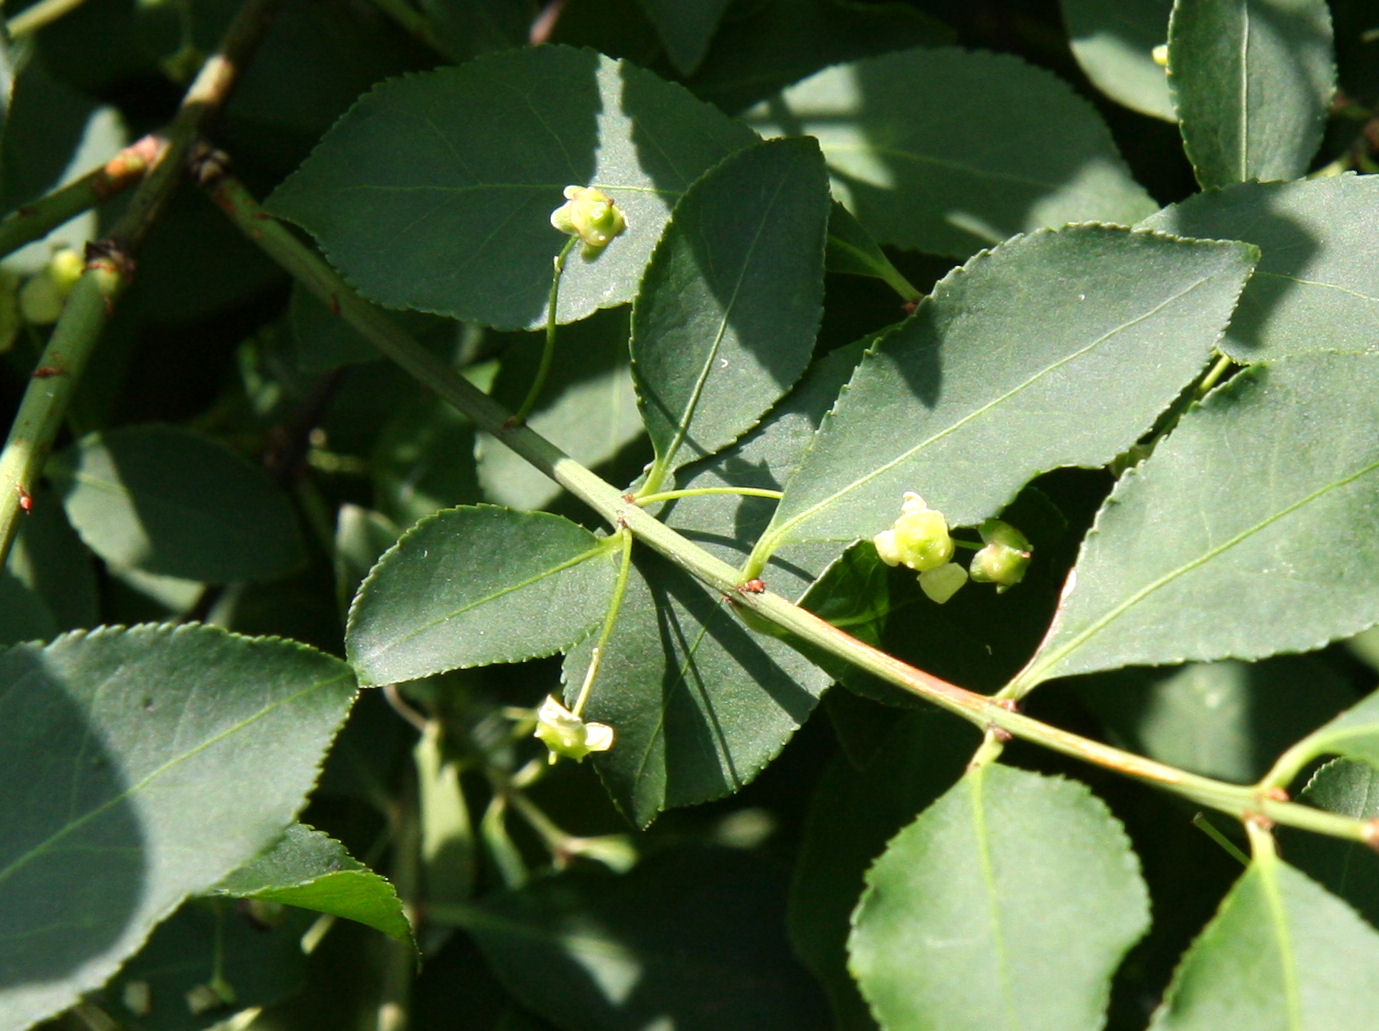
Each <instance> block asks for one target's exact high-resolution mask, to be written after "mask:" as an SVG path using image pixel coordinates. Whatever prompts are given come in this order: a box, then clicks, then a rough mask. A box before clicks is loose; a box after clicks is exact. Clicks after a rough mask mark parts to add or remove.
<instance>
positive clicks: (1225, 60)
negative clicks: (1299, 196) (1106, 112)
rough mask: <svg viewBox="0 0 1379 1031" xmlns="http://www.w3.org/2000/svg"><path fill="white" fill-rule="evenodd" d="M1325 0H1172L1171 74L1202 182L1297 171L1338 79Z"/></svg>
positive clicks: (1316, 137)
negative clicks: (1174, 0) (1210, 0)
mask: <svg viewBox="0 0 1379 1031" xmlns="http://www.w3.org/2000/svg"><path fill="white" fill-rule="evenodd" d="M1335 78H1336V68H1335V59H1334V57H1333V54H1332V38H1331V17H1330V15H1329V14H1328V13H1327V9H1326V0H1213V2H1201V0H1176V2H1175V3H1174V5H1173V17H1172V19H1171V20H1170V22H1169V28H1168V82H1169V87H1170V89H1171V90H1172V93H1173V106H1174V108H1175V109H1176V110H1177V112H1178V123H1179V127H1180V129H1181V130H1182V134H1183V147H1184V149H1185V150H1186V151H1187V156H1188V159H1189V160H1190V161H1191V162H1192V167H1193V169H1194V170H1195V171H1196V173H1197V181H1198V182H1199V183H1201V184H1202V186H1203V187H1204V188H1206V187H1212V186H1230V185H1231V184H1233V183H1241V182H1245V181H1246V180H1248V179H1261V180H1262V179H1296V178H1297V177H1298V176H1300V175H1302V174H1303V173H1304V172H1306V171H1307V166H1308V163H1309V162H1310V161H1311V160H1312V155H1313V154H1315V153H1316V150H1317V145H1318V144H1319V143H1320V142H1321V138H1322V130H1323V129H1324V128H1325V125H1326V113H1327V108H1328V106H1329V105H1330V103H1331V94H1332V91H1333V89H1334V88H1335Z"/></svg>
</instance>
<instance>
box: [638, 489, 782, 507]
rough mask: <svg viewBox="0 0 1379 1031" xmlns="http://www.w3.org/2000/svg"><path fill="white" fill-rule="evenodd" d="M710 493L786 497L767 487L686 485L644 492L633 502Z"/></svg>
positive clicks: (780, 492) (754, 496)
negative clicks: (674, 488) (653, 492)
mask: <svg viewBox="0 0 1379 1031" xmlns="http://www.w3.org/2000/svg"><path fill="white" fill-rule="evenodd" d="M709 494H737V495H739V496H740V497H744V498H771V499H772V500H774V501H779V500H780V499H781V498H783V497H785V493H784V492H783V491H779V490H767V489H766V488H765V487H686V488H684V489H683V490H663V491H660V492H659V493H656V494H642V495H639V496H638V497H637V498H636V499H635V500H634V502H633V503H634V504H637V505H641V506H646V505H654V504H656V503H657V502H660V501H674V500H675V499H676V498H700V497H705V496H706V495H709Z"/></svg>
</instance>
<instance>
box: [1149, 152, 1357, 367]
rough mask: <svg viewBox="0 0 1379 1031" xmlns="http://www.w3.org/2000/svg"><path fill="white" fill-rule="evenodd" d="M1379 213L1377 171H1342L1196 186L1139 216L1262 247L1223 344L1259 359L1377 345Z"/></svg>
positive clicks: (1181, 230) (1177, 229)
mask: <svg viewBox="0 0 1379 1031" xmlns="http://www.w3.org/2000/svg"><path fill="white" fill-rule="evenodd" d="M1377 218H1379V178H1376V177H1375V176H1351V175H1345V176H1337V177H1335V178H1330V179H1305V180H1302V181H1300V182H1295V183H1242V184H1240V185H1239V186H1233V187H1231V188H1229V189H1226V190H1222V191H1220V192H1219V193H1217V192H1211V193H1199V194H1196V195H1195V196H1192V197H1189V198H1188V199H1187V200H1185V201H1183V202H1182V203H1181V204H1174V205H1172V206H1171V207H1167V208H1164V210H1163V211H1160V212H1159V213H1158V214H1156V215H1153V216H1151V217H1149V218H1147V219H1145V220H1144V222H1143V223H1142V224H1143V225H1145V226H1147V227H1148V228H1150V229H1156V230H1158V231H1160V232H1168V233H1178V234H1180V235H1183V236H1201V237H1214V238H1217V239H1232V240H1245V241H1246V242H1248V243H1252V244H1255V245H1256V246H1257V247H1258V248H1259V251H1260V257H1259V267H1258V268H1257V269H1256V270H1255V274H1254V275H1253V276H1252V277H1251V278H1250V281H1249V283H1248V284H1246V286H1245V292H1244V293H1243V294H1241V295H1240V304H1239V306H1238V307H1237V308H1236V310H1235V314H1234V315H1233V316H1232V317H1231V325H1230V328H1229V329H1228V330H1227V331H1226V339H1225V340H1224V341H1222V344H1221V349H1222V350H1223V351H1225V352H1226V353H1227V354H1229V355H1230V356H1231V357H1232V358H1234V359H1235V360H1236V361H1238V362H1257V361H1264V360H1266V359H1269V358H1282V357H1284V356H1285V355H1290V354H1307V353H1309V352H1312V351H1374V350H1379V266H1376V263H1375V262H1374V261H1372V260H1371V255H1370V243H1371V239H1372V235H1373V234H1372V233H1371V232H1370V227H1371V226H1372V225H1373V224H1374V221H1375V220H1376V219H1377Z"/></svg>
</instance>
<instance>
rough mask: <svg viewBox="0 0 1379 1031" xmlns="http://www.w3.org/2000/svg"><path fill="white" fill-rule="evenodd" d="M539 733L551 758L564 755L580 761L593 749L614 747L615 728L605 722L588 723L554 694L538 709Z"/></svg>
mask: <svg viewBox="0 0 1379 1031" xmlns="http://www.w3.org/2000/svg"><path fill="white" fill-rule="evenodd" d="M536 736H537V737H538V738H540V739H541V741H542V743H543V744H545V746H546V747H547V748H548V749H550V757H549V758H550V761H551V762H555V761H556V760H557V759H559V758H560V757H561V756H564V757H565V758H567V759H573V760H575V761H576V762H580V761H582V760H583V759H584V757H585V756H586V755H588V754H589V753H590V752H606V751H608V749H610V748H612V747H613V728H612V727H610V726H608V724H606V723H585V722H584V720H582V719H581V718H580V717H578V716H576V715H575V714H574V713H572V712H571V711H570V710H569V709H567V708H565V706H563V705H562V704H560V701H559V700H558V699H556V698H553V697H547V699H546V700H545V701H544V702H542V703H541V708H540V709H538V710H537V711H536Z"/></svg>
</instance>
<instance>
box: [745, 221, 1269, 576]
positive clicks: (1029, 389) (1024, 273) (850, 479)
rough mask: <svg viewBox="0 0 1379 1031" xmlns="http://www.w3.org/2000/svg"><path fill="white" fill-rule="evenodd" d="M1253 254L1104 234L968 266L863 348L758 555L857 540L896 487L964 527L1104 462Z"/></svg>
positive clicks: (1044, 241)
mask: <svg viewBox="0 0 1379 1031" xmlns="http://www.w3.org/2000/svg"><path fill="white" fill-rule="evenodd" d="M1251 261H1252V258H1251V255H1250V252H1249V249H1248V248H1247V247H1246V246H1245V245H1242V244H1223V243H1205V242H1189V241H1183V240H1177V239H1172V238H1169V237H1164V236H1155V235H1151V234H1146V233H1140V232H1131V231H1129V230H1124V229H1119V228H1114V227H1105V226H1077V227H1070V228H1068V229H1064V230H1061V231H1058V232H1040V233H1034V234H1031V235H1030V236H1025V237H1020V238H1017V239H1015V240H1012V241H1010V242H1009V243H1007V244H1004V245H1002V246H1001V247H998V248H996V249H995V250H993V251H991V252H989V253H984V254H981V255H979V256H977V257H976V258H974V259H972V261H970V262H969V263H968V264H967V265H965V266H963V267H962V268H961V269H958V270H956V271H954V272H952V273H950V274H949V275H948V276H947V277H945V278H944V279H943V280H942V281H941V282H940V283H939V284H938V285H937V286H936V287H935V288H934V291H933V293H932V294H931V295H930V296H929V297H928V298H927V299H926V300H925V301H924V302H922V303H921V304H920V306H919V309H918V311H916V313H915V315H914V317H913V318H912V319H910V320H909V321H907V322H906V323H904V324H902V326H901V327H900V328H899V329H898V330H896V331H895V332H893V333H892V334H890V335H889V336H887V337H886V338H885V339H883V340H882V341H881V342H880V344H878V345H877V346H876V347H875V348H874V349H873V350H872V351H871V352H870V353H868V355H867V357H866V358H865V359H864V360H863V362H862V364H861V365H860V366H859V367H858V370H857V372H856V374H855V375H854V376H853V378H852V381H851V383H849V384H848V386H847V388H846V389H845V391H844V392H843V394H842V395H841V396H840V398H839V400H838V404H837V405H836V406H835V408H834V410H833V411H832V412H831V413H830V414H829V416H828V418H827V419H825V421H824V423H823V425H822V426H821V427H820V428H819V433H818V437H817V439H816V440H815V442H814V445H813V447H812V449H811V450H810V452H809V454H808V455H807V456H806V457H805V460H804V463H803V464H802V466H801V467H800V469H799V471H798V472H796V474H795V476H794V478H793V479H792V480H791V481H790V483H789V484H788V485H787V487H786V491H785V497H784V499H783V500H782V501H781V503H780V507H779V508H778V509H777V511H776V516H775V519H774V521H773V523H772V525H771V528H770V530H768V531H767V534H766V536H765V538H763V550H764V549H765V548H767V547H769V548H774V547H776V546H779V545H780V544H783V543H786V542H790V541H798V540H840V541H848V540H855V539H857V538H860V537H870V536H872V535H873V534H875V533H877V532H878V531H880V530H882V529H884V528H885V527H887V526H889V525H890V524H891V523H892V522H893V521H894V520H895V518H896V516H898V515H899V512H900V501H901V495H902V494H903V493H904V492H905V491H910V490H913V491H918V492H919V493H920V494H922V495H923V496H924V498H925V500H926V501H927V502H928V503H929V505H930V506H931V507H932V508H935V509H938V510H939V511H941V512H942V513H943V514H944V515H945V516H947V518H948V521H949V523H950V525H954V526H972V525H975V524H976V523H978V522H980V521H981V520H982V519H984V518H986V517H987V516H990V515H992V514H994V513H995V512H996V511H998V510H999V509H1000V508H1001V506H1002V505H1003V504H1005V503H1006V502H1007V501H1009V500H1010V499H1011V498H1012V497H1014V496H1015V494H1016V493H1017V492H1018V491H1019V489H1020V488H1021V487H1022V486H1023V485H1024V484H1025V483H1026V482H1027V481H1028V480H1030V479H1031V478H1032V477H1033V476H1035V475H1036V474H1037V473H1040V472H1043V471H1045V470H1048V469H1052V468H1056V467H1058V466H1064V465H1088V466H1095V465H1101V464H1103V463H1105V462H1108V461H1110V460H1111V458H1113V457H1114V456H1115V455H1116V454H1117V453H1119V452H1120V451H1122V450H1123V449H1125V448H1127V447H1129V445H1130V444H1132V443H1133V442H1134V441H1135V439H1136V438H1137V437H1138V436H1139V435H1140V434H1141V433H1143V432H1145V430H1147V429H1148V428H1149V427H1150V425H1151V424H1152V423H1153V421H1154V417H1155V416H1156V415H1157V414H1158V413H1159V411H1160V410H1162V409H1163V408H1164V407H1165V406H1166V405H1167V404H1168V403H1169V402H1170V401H1171V400H1172V398H1173V397H1174V396H1175V395H1176V394H1177V393H1178V391H1179V390H1180V389H1181V388H1182V387H1183V385H1184V384H1185V383H1187V382H1188V381H1189V380H1190V379H1191V378H1192V376H1193V375H1194V374H1195V373H1196V372H1197V371H1198V370H1199V369H1200V368H1201V367H1202V365H1203V364H1204V363H1205V362H1206V360H1207V357H1208V355H1209V354H1210V353H1211V349H1212V347H1213V345H1214V344H1215V342H1216V340H1217V338H1218V337H1219V335H1220V333H1221V329H1222V327H1223V326H1224V324H1225V321H1226V319H1227V317H1228V316H1229V314H1230V310H1231V307H1232V306H1233V305H1234V303H1235V299H1236V297H1237V296H1238V294H1239V291H1240V289H1241V286H1242V285H1243V283H1244V280H1245V277H1246V276H1247V275H1248V274H1249V270H1250V266H1251Z"/></svg>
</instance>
